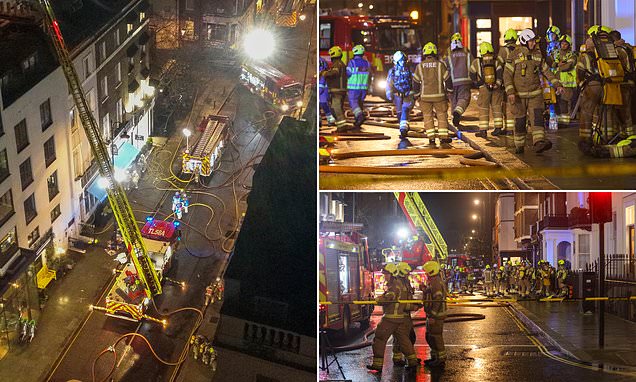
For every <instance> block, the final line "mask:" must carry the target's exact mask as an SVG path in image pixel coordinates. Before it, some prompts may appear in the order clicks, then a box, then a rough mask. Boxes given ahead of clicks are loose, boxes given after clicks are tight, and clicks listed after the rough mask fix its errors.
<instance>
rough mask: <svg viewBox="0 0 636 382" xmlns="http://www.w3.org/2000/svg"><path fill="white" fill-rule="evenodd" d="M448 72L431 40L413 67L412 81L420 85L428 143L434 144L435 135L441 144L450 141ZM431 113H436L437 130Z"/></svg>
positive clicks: (421, 106) (421, 107) (421, 105)
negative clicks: (447, 93) (419, 60)
mask: <svg viewBox="0 0 636 382" xmlns="http://www.w3.org/2000/svg"><path fill="white" fill-rule="evenodd" d="M449 78H450V76H449V73H448V70H447V68H446V64H444V63H443V62H442V61H440V60H439V59H438V58H437V46H435V44H433V43H432V42H429V43H427V44H426V45H424V48H423V49H422V62H420V63H419V64H418V65H417V68H415V73H414V74H413V81H415V82H416V83H417V84H419V85H420V109H421V110H422V116H423V118H424V130H425V132H426V137H427V138H428V140H429V144H430V145H435V137H436V136H437V137H439V138H440V141H441V143H442V144H448V143H451V142H452V140H451V139H450V138H449V137H448V99H447V98H446V90H447V89H448V88H449V87H448V86H449V85H450V83H449ZM433 113H435V114H436V115H437V130H436V129H435V120H434V118H433V115H434V114H433Z"/></svg>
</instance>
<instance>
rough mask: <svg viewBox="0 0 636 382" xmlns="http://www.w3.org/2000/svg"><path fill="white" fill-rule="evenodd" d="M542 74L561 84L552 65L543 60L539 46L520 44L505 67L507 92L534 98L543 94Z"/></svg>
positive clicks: (554, 82) (549, 79)
mask: <svg viewBox="0 0 636 382" xmlns="http://www.w3.org/2000/svg"><path fill="white" fill-rule="evenodd" d="M541 74H543V76H544V77H545V78H547V80H548V81H550V83H551V84H552V86H559V85H561V81H559V80H558V79H557V78H556V77H555V76H554V73H552V71H550V67H548V64H546V63H545V61H544V60H543V55H542V54H541V51H540V50H539V47H538V46H537V47H535V48H534V49H533V50H530V49H528V48H527V47H526V46H523V45H520V46H518V47H517V48H516V49H515V50H514V51H513V52H512V53H511V54H510V56H509V57H508V60H507V61H506V67H505V69H504V84H505V86H506V94H508V95H510V94H515V95H517V96H519V97H520V98H534V97H538V96H541V95H542V94H543V87H542V84H541Z"/></svg>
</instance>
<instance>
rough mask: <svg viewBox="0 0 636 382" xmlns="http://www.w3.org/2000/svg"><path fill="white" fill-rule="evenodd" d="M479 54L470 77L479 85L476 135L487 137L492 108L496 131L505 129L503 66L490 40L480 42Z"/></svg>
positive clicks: (472, 66) (474, 61) (471, 69)
mask: <svg viewBox="0 0 636 382" xmlns="http://www.w3.org/2000/svg"><path fill="white" fill-rule="evenodd" d="M479 54H480V55H481V57H478V58H476V59H474V60H473V63H472V64H471V65H470V79H471V80H472V81H473V83H474V84H475V86H477V87H479V96H478V97H477V107H478V109H479V132H478V133H477V134H475V135H476V136H478V137H481V138H486V135H487V134H488V126H489V124H490V111H491V110H492V119H493V123H494V125H495V131H496V130H497V129H499V130H500V131H501V130H502V129H503V89H502V84H503V66H502V65H500V64H499V62H498V61H497V59H496V58H495V50H494V49H493V47H492V45H491V44H490V43H489V42H482V43H481V44H479Z"/></svg>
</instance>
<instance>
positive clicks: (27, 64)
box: [22, 53, 36, 73]
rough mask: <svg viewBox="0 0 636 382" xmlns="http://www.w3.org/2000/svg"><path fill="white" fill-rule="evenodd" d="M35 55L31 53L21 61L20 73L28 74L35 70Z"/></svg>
mask: <svg viewBox="0 0 636 382" xmlns="http://www.w3.org/2000/svg"><path fill="white" fill-rule="evenodd" d="M35 62H36V53H33V54H32V55H30V56H29V57H27V58H26V59H25V60H24V61H22V72H24V73H29V72H32V71H33V70H35Z"/></svg>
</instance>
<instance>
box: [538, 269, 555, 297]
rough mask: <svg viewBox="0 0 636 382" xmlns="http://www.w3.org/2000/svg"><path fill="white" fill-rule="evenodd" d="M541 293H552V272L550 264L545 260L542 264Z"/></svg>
mask: <svg viewBox="0 0 636 382" xmlns="http://www.w3.org/2000/svg"><path fill="white" fill-rule="evenodd" d="M540 273H541V282H542V288H541V295H543V296H544V297H548V296H551V295H552V275H551V272H550V264H549V263H548V262H547V261H545V262H544V263H543V265H542V266H541V271H540Z"/></svg>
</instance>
